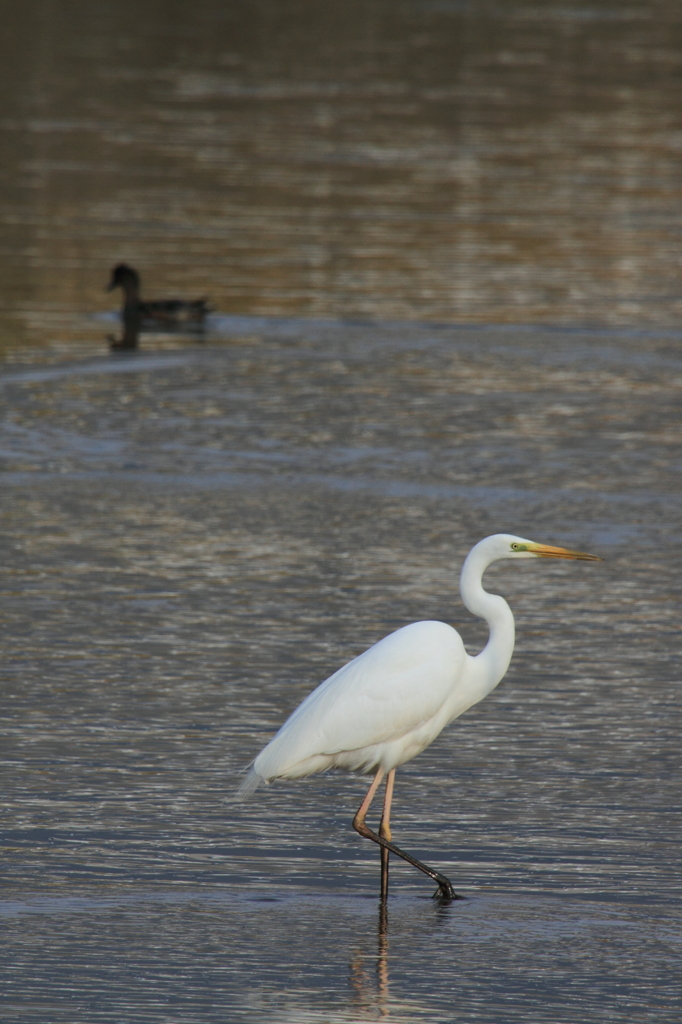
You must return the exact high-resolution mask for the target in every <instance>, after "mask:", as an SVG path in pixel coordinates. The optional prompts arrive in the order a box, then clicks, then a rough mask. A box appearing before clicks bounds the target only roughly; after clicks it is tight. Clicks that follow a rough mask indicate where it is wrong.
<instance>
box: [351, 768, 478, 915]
mask: <svg viewBox="0 0 682 1024" xmlns="http://www.w3.org/2000/svg"><path fill="white" fill-rule="evenodd" d="M389 774H393V773H389ZM383 777H384V770H383V768H379V769H378V771H377V773H376V775H375V776H374V779H373V780H372V785H371V786H370V787H369V789H368V790H367V795H366V796H365V799H364V800H363V801H362V803H361V804H360V807H359V808H358V812H357V814H356V815H355V817H354V818H353V828H354V829H355V831H356V832H359V833H360V835H361V836H363V837H364V838H365V839H371V840H372V842H373V843H378V844H379V846H381V847H382V848H383V849H385V850H386V851H387V852H388V851H390V852H391V853H393V854H395V856H396V857H402V859H403V860H406V861H407V862H408V864H412V866H413V867H415V868H419V870H420V871H423V872H424V874H425V875H428V876H429V878H432V879H433V881H434V882H435V883H436V885H437V886H438V892H437V893H435V894H434V895H436V896H441V897H443V899H447V900H457V899H461V897H460V896H458V895H457V893H456V892H455V890H454V889H453V888H452V884H451V882H450V880H449V879H448V878H446V877H445V875H441V874H439V873H438V872H437V871H434V870H433V868H429V867H427V866H426V864H422V862H421V861H420V860H417V858H416V857H413V856H412V855H411V854H409V853H405V851H404V850H401V849H400V847H398V846H396V845H395V843H392V842H391V841H390V840H389V839H385V838H384V837H383V836H381V835H377V834H376V832H372V830H371V828H370V827H369V825H367V824H366V822H365V818H366V816H367V811H368V810H369V807H370V804H371V803H372V800H373V799H374V795H375V793H376V791H377V789H378V788H379V786H380V785H381V780H382V779H383ZM392 795H393V786H392V785H391V796H392ZM389 809H390V804H389ZM382 876H383V863H382ZM386 886H388V877H387V878H386ZM382 895H383V877H382Z"/></svg>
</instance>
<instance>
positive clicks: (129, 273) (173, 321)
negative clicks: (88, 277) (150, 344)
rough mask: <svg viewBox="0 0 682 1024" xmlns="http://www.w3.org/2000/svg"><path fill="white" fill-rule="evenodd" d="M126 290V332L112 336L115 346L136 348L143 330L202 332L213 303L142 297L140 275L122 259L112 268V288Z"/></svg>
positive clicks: (109, 289) (109, 287)
mask: <svg viewBox="0 0 682 1024" xmlns="http://www.w3.org/2000/svg"><path fill="white" fill-rule="evenodd" d="M115 288H120V289H121V291H122V292H123V307H122V309H121V319H122V321H123V334H122V336H121V337H120V338H113V337H109V339H108V340H109V343H110V345H111V348H112V349H119V350H120V349H128V350H130V349H135V348H137V345H138V339H139V335H140V332H142V331H182V332H187V331H189V332H191V333H194V334H196V333H201V332H202V331H203V330H204V328H205V326H206V317H207V315H208V313H209V305H208V303H207V301H206V299H190V300H188V299H153V300H151V301H148V300H144V299H142V298H141V297H140V275H139V274H138V272H137V271H136V270H134V269H133V267H130V266H128V264H127V263H118V264H117V265H116V266H115V267H114V268H113V270H112V271H111V278H110V280H109V283H108V285H107V288H106V290H107V291H108V292H111V291H113V290H114V289H115Z"/></svg>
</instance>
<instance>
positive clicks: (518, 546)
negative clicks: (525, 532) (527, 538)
mask: <svg viewBox="0 0 682 1024" xmlns="http://www.w3.org/2000/svg"><path fill="white" fill-rule="evenodd" d="M511 549H512V551H527V550H528V548H527V547H526V545H525V544H517V542H516V541H512V546H511Z"/></svg>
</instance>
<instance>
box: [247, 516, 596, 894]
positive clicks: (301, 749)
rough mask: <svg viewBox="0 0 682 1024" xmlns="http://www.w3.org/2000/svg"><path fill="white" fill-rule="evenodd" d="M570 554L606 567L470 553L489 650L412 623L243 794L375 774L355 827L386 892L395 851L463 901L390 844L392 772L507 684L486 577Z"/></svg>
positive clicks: (282, 735) (263, 761) (374, 652)
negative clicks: (377, 803) (372, 817)
mask: <svg viewBox="0 0 682 1024" xmlns="http://www.w3.org/2000/svg"><path fill="white" fill-rule="evenodd" d="M507 558H511V559H519V558H524V559H527V558H563V559H575V560H579V561H590V562H592V561H601V559H600V558H599V557H598V556H597V555H588V554H585V552H582V551H570V550H568V549H567V548H559V547H551V546H549V545H547V544H536V543H534V542H533V541H530V540H525V539H524V538H523V537H514V536H512V535H511V534H506V533H498V534H495V535H494V536H492V537H486V538H485V539H484V540H482V541H480V542H479V543H478V544H476V545H475V547H473V548H472V549H471V551H470V552H469V554H468V556H467V558H466V560H465V562H464V565H463V567H462V573H461V576H460V582H459V588H460V593H461V595H462V600H463V602H464V604H465V605H466V607H467V608H468V609H469V611H470V612H472V613H473V614H474V615H478V616H479V617H480V618H482V619H485V621H486V622H487V623H488V626H489V627H490V636H489V639H488V642H487V644H486V646H485V647H484V648H483V650H482V651H481V652H480V654H477V655H475V656H472V655H470V654H467V652H466V650H465V649H464V644H463V642H462V638H461V637H460V635H459V633H458V632H457V630H455V629H453V628H452V626H448V625H447V624H446V623H444V622H413V623H412V624H411V625H409V626H403V628H402V629H398V630H396V632H395V633H391V634H390V635H389V636H387V637H384V639H383V640H380V641H379V642H378V643H377V644H374V646H373V647H370V648H369V650H367V651H365V652H364V653H363V654H361V655H359V657H357V658H354V659H353V660H352V661H349V662H348V664H347V665H344V666H343V668H340V669H339V670H338V671H337V672H335V673H334V674H333V675H332V676H330V677H329V679H327V680H325V682H323V683H321V684H320V685H319V686H318V687H317V689H316V690H313V692H312V693H311V694H310V695H309V696H308V697H306V699H305V700H304V701H303V702H302V703H301V704H300V705H299V706H298V707H297V708H296V710H295V711H294V712H293V714H292V715H290V716H289V718H288V719H287V720H286V722H285V723H284V725H283V726H282V727H281V729H280V730H279V732H278V733H277V735H276V736H275V737H274V738H273V739H272V740H270V742H269V743H268V745H267V746H266V747H264V749H263V750H261V752H260V754H259V755H258V757H257V758H256V759H255V761H254V762H253V766H252V768H251V770H250V772H249V774H248V776H247V777H246V779H245V780H244V782H243V783H242V785H241V787H240V789H239V794H238V795H239V796H240V797H241V798H242V799H244V798H246V797H248V796H250V795H251V794H252V793H253V792H254V790H255V789H256V788H257V787H258V786H259V785H260V783H261V782H269V781H271V780H272V779H298V778H302V777H303V776H306V775H312V774H313V773H315V772H322V771H325V770H326V769H328V768H345V769H346V770H348V771H357V772H367V773H369V772H374V779H373V781H372V784H371V786H370V787H369V790H368V792H367V795H366V796H365V799H364V800H363V802H362V804H361V805H360V807H359V809H358V812H357V814H356V815H355V818H354V819H353V827H354V828H355V830H356V831H357V832H359V833H360V835H361V836H364V837H365V838H367V839H371V840H372V841H373V842H375V843H378V844H379V846H380V847H381V895H382V898H385V897H386V895H387V893H388V856H389V853H393V854H395V855H396V856H398V857H402V858H403V860H406V861H408V862H409V863H410V864H413V865H414V866H415V867H416V868H419V870H420V871H423V872H424V873H425V874H427V875H429V877H430V878H432V879H433V881H434V882H436V883H437V885H438V890H437V893H436V895H440V896H442V897H444V898H446V899H456V898H457V896H456V893H455V891H454V889H453V887H452V885H451V883H450V881H449V879H447V878H446V877H445V876H444V875H442V874H440V873H439V872H438V871H434V870H433V869H432V868H430V867H427V865H426V864H422V862H421V861H419V860H417V859H416V858H415V857H412V856H411V855H410V854H408V853H405V851H404V850H401V849H400V848H399V847H397V846H396V845H395V844H394V843H393V842H392V835H391V827H390V812H391V800H392V797H393V783H394V779H395V771H396V768H398V767H399V766H400V765H401V764H405V762H406V761H409V760H410V759H411V758H413V757H415V756H416V755H417V754H419V753H421V751H422V750H424V749H425V748H426V747H428V746H429V744H430V743H432V742H433V741H434V740H435V738H436V737H437V736H438V735H439V734H440V732H441V731H442V730H443V729H444V728H445V726H446V725H448V723H449V722H452V721H453V720H454V719H455V718H458V717H459V716H460V715H461V714H463V712H464V711H466V710H467V709H468V708H470V707H471V706H472V705H473V704H477V703H478V701H480V700H483V698H484V697H487V695H488V694H489V693H490V692H491V691H492V690H494V689H495V687H496V686H497V684H498V683H499V682H500V680H501V679H502V678H503V676H504V674H505V672H506V671H507V668H508V667H509V662H510V660H511V656H512V652H513V650H514V616H513V614H512V611H511V608H510V607H509V605H508V604H507V602H506V601H505V600H504V598H503V597H499V596H497V595H495V594H489V593H488V592H487V591H485V590H484V589H483V586H482V578H483V573H484V572H485V570H486V569H487V568H488V566H489V565H491V564H492V563H493V562H497V561H499V560H501V559H507ZM384 778H386V792H385V797H384V807H383V813H382V817H381V823H380V826H379V832H378V834H377V833H376V832H373V831H372V829H370V828H369V826H368V825H367V824H366V822H365V817H366V815H367V812H368V810H369V806H370V804H371V802H372V799H373V797H374V795H375V793H376V791H377V789H378V788H379V786H380V785H381V782H382V780H383V779H384Z"/></svg>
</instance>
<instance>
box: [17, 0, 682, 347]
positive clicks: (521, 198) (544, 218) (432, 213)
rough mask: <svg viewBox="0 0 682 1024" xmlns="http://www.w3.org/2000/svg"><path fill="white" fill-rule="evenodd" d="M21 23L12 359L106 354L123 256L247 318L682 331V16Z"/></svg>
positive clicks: (166, 283)
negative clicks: (681, 325) (95, 324)
mask: <svg viewBox="0 0 682 1024" xmlns="http://www.w3.org/2000/svg"><path fill="white" fill-rule="evenodd" d="M5 28H6V30H5V31H4V32H3V36H2V41H0V53H1V54H2V61H0V67H2V69H3V70H2V71H1V72H0V75H1V76H2V78H3V86H4V87H3V89H2V90H0V96H2V99H0V138H1V139H2V145H3V152H4V160H3V166H4V171H3V200H2V205H1V211H0V212H1V213H2V216H3V221H4V227H5V239H6V240H5V245H4V247H3V250H2V252H1V253H0V268H1V271H2V272H1V273H0V307H1V308H2V310H3V312H4V319H3V322H2V324H1V325H0V345H2V346H3V347H5V348H6V347H9V348H13V347H16V345H17V344H24V343H26V342H36V341H42V342H43V343H45V342H50V343H54V342H55V341H57V340H59V339H62V341H63V340H64V339H65V338H66V339H70V340H71V341H72V342H74V343H75V342H76V341H77V339H78V337H82V336H83V333H86V334H87V337H88V339H89V340H91V341H94V340H95V332H94V331H93V329H92V326H89V327H88V326H87V325H84V324H82V323H81V324H80V325H79V324H77V323H76V322H75V321H73V317H74V316H75V315H76V314H82V313H86V312H93V311H98V310H101V309H103V308H107V305H108V303H107V302H106V301H105V298H104V296H103V292H102V289H103V284H104V282H105V281H106V276H107V273H108V271H109V269H110V267H111V266H112V265H113V264H114V263H115V262H117V261H119V260H125V261H128V262H131V263H133V264H134V265H137V266H138V267H139V269H141V270H142V272H143V274H144V278H145V282H146V287H147V291H148V294H149V295H150V297H153V296H154V294H166V293H168V294H178V295H180V296H184V297H187V296H192V295H194V294H207V295H209V296H210V298H211V299H212V301H213V302H214V304H215V305H216V307H217V308H218V309H220V310H222V311H223V312H226V313H257V314H267V315H297V316H298V315H302V316H331V317H337V316H354V317H367V316H369V317H375V318H385V319H415V318H416V319H427V320H445V321H465V322H526V323H528V322H548V323H549V322H551V323H562V324H567V323H571V324H572V323H576V322H585V321H590V322H597V323H606V324H633V323H634V324H657V325H663V326H665V325H671V326H676V325H677V323H678V322H679V317H680V313H681V312H682V292H681V289H680V283H679V275H680V263H681V262H682V248H681V246H680V237H679V236H680V226H681V220H680V216H681V215H680V202H679V199H680V187H679V182H680V180H682V173H681V172H682V166H681V163H682V148H681V147H680V144H679V140H680V133H681V131H682V113H681V111H680V105H679V89H680V69H681V68H682V14H681V13H680V10H679V9H678V8H677V6H676V5H671V4H666V5H660V4H656V3H653V2H648V0H640V2H638V3H636V4H633V5H630V6H629V7H623V6H622V5H621V4H619V3H615V2H610V0H605V2H603V3H600V4H599V5H598V6H596V5H595V6H586V5H584V4H579V3H575V2H574V3H571V2H570V0H569V2H564V0H561V2H559V0H556V2H551V0H550V2H546V3H529V4H527V5H516V4H514V5H501V6H491V5H489V4H486V3H473V2H472V3H468V2H462V3H447V2H446V3H435V4H434V3H426V2H425V3H419V2H413V3H401V4H395V3H388V2H385V0H374V2H370V3H365V4H353V3H351V4H348V5H343V8H342V7H340V6H338V7H337V6H335V5H315V4H306V3H295V2H294V0H283V2H278V3H259V4H258V5H248V4H244V5H227V6H226V5H225V4H223V3H219V2H218V0H215V2H211V0H204V2H203V3H201V4H199V5H198V6H196V5H194V6H192V7H191V8H187V9H185V8H178V9H177V10H176V9H174V10H173V15H172V17H170V16H168V14H167V12H166V10H165V8H160V7H159V5H157V4H155V3H153V2H151V0H143V2H141V3H139V4H137V5H136V17H135V19H134V21H131V19H129V18H128V17H127V15H126V14H125V13H124V9H123V8H120V7H117V6H116V5H114V7H112V8H110V9H107V10H106V11H105V10H104V9H103V10H100V9H99V8H97V13H95V9H94V8H93V9H91V8H90V5H87V4H74V5H70V6H69V7H68V8H62V7H60V6H57V5H54V4H46V3H42V2H39V0H33V2H28V3H26V4H23V5H21V6H17V7H15V8H14V9H13V10H12V12H11V13H10V14H9V15H8V18H7V24H6V26H5ZM69 318H71V322H69ZM100 339H101V335H99V339H98V341H99V340H100ZM99 343H101V341H99Z"/></svg>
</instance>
